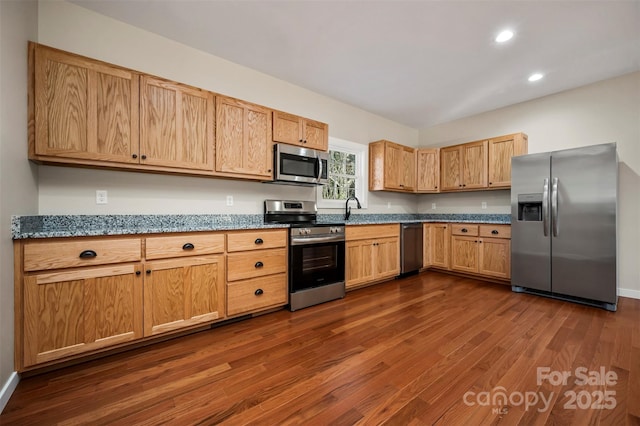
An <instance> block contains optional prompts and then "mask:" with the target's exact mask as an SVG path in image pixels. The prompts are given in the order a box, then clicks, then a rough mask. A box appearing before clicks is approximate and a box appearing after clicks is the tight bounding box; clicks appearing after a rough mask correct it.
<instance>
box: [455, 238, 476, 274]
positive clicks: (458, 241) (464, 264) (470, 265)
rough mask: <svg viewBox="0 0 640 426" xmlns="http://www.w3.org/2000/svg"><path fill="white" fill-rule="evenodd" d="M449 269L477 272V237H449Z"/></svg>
mask: <svg viewBox="0 0 640 426" xmlns="http://www.w3.org/2000/svg"><path fill="white" fill-rule="evenodd" d="M451 270H452V271H461V272H471V273H473V272H475V273H477V272H478V237H462V236H460V235H453V236H452V237H451Z"/></svg>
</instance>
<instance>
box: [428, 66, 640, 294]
mask: <svg viewBox="0 0 640 426" xmlns="http://www.w3.org/2000/svg"><path fill="white" fill-rule="evenodd" d="M540 84H544V81H542V82H540ZM521 131H522V132H524V133H526V134H527V135H529V153H536V152H546V151H553V150H558V149H566V148H575V147H579V146H585V145H595V144H599V143H606V142H617V146H618V155H619V158H620V167H619V171H620V180H619V191H620V197H619V200H618V207H619V215H618V221H619V226H620V232H619V253H618V256H619V257H618V259H619V262H620V263H619V266H620V275H619V280H620V281H619V283H620V288H621V289H628V290H632V291H633V292H636V293H627V294H633V295H634V296H635V297H640V262H638V259H639V257H638V253H640V72H636V73H632V74H627V75H623V76H621V77H618V78H613V79H609V80H605V81H601V82H598V83H595V84H591V85H588V86H583V87H580V88H577V89H574V90H569V91H566V92H562V93H558V94H555V95H550V96H546V97H543V98H540V99H536V100H533V101H529V102H524V103H521V104H517V105H513V106H510V107H506V108H502V109H498V110H495V111H490V112H487V113H484V114H479V115H475V116H473V117H468V118H464V119H461V120H457V121H453V122H451V123H446V124H441V125H438V126H434V127H430V128H427V129H422V130H420V145H421V146H428V145H433V146H444V145H451V144H455V143H460V142H465V141H472V140H477V139H482V138H485V137H490V136H498V135H502V134H509V133H516V132H521ZM481 201H487V203H488V206H489V207H490V209H492V210H495V211H497V212H499V213H509V212H510V207H509V204H510V200H509V192H508V191H495V192H489V191H486V192H482V193H461V194H435V195H428V196H422V197H421V198H420V201H419V203H418V210H419V212H421V213H429V212H436V213H445V212H446V213H458V212H460V213H464V212H476V213H483V212H487V211H489V210H481V209H480V202H481ZM433 202H435V203H436V207H437V208H436V210H435V211H434V210H431V203H433Z"/></svg>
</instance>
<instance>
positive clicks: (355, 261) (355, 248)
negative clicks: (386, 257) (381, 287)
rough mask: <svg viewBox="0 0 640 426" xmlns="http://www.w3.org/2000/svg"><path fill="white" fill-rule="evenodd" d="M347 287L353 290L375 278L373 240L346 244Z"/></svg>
mask: <svg viewBox="0 0 640 426" xmlns="http://www.w3.org/2000/svg"><path fill="white" fill-rule="evenodd" d="M345 247H346V261H345V265H346V271H345V276H346V287H347V289H348V288H352V287H355V286H357V285H359V284H363V283H366V282H368V281H372V280H373V279H374V278H375V270H374V245H373V240H360V241H348V242H347V243H346V246H345Z"/></svg>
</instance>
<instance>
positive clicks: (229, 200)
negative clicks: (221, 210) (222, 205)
mask: <svg viewBox="0 0 640 426" xmlns="http://www.w3.org/2000/svg"><path fill="white" fill-rule="evenodd" d="M232 205H233V195H227V206H232Z"/></svg>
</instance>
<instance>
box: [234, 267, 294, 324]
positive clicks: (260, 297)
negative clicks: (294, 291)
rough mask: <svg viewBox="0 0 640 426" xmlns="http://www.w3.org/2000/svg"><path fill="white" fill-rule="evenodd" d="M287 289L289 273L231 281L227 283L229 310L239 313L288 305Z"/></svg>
mask: <svg viewBox="0 0 640 426" xmlns="http://www.w3.org/2000/svg"><path fill="white" fill-rule="evenodd" d="M287 290H288V289H287V274H284V273H283V274H276V275H269V276H266V277H258V278H253V279H248V280H242V281H234V282H230V283H228V284H227V312H228V314H229V315H237V314H244V313H248V312H257V311H261V310H264V309H268V308H272V307H277V306H282V305H286V304H287V302H288V291H287Z"/></svg>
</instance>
